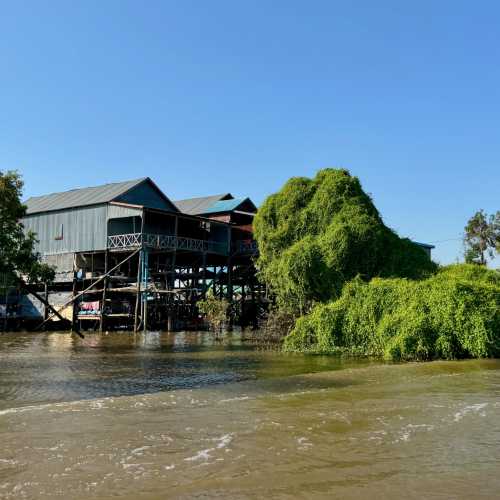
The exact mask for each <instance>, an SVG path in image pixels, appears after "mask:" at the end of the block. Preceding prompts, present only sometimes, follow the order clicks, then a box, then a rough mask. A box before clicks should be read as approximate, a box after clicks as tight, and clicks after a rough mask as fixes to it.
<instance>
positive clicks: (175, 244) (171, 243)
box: [108, 233, 227, 255]
mask: <svg viewBox="0 0 500 500" xmlns="http://www.w3.org/2000/svg"><path fill="white" fill-rule="evenodd" d="M141 246H144V247H148V248H155V249H160V250H167V249H172V250H174V249H175V250H188V251H192V252H208V253H217V254H221V255H227V245H226V244H225V243H220V242H218V241H206V240H197V239H195V238H183V237H180V236H172V235H167V234H147V233H145V234H141V233H131V234H117V235H114V236H108V248H110V249H128V248H138V247H141Z"/></svg>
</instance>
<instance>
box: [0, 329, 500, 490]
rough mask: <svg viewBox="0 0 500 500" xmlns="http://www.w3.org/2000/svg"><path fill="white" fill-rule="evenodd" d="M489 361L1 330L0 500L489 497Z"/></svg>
mask: <svg viewBox="0 0 500 500" xmlns="http://www.w3.org/2000/svg"><path fill="white" fill-rule="evenodd" d="M499 492H500V361H499V360H481V361H460V362H433V363H418V364H417V363H409V364H384V363H381V362H377V361H373V360H372V361H368V360H358V361H356V360H341V359H339V358H335V357H321V356H301V355H285V354H280V353H278V352H263V351H260V350H258V349H255V348H254V347H252V346H251V345H249V344H248V343H246V342H243V341H242V340H241V336H240V335H239V334H238V333H235V334H233V335H231V336H230V337H228V338H227V339H226V340H225V341H224V342H222V343H221V342H215V343H214V342H213V341H212V340H211V338H210V336H209V335H207V334H205V333H190V334H185V333H177V334H159V333H155V332H149V333H147V334H145V335H137V336H134V335H133V334H129V333H113V334H109V335H102V336H101V335H87V336H86V338H85V339H84V340H82V339H79V338H75V337H72V336H70V335H68V334H62V333H39V334H0V498H2V499H4V498H5V499H10V498H15V499H19V498H64V499H84V498H85V499H92V498H125V499H142V498H144V499H146V498H147V499H163V498H203V499H205V498H215V497H217V498H227V499H247V498H248V499H253V498H265V499H270V498H273V499H274V498H278V499H292V498H293V499H295V498H308V499H309V498H313V499H314V498H340V499H349V498H363V499H364V498H384V499H385V498H389V499H391V498H394V499H396V498H397V499H399V498H405V499H413V498H415V499H416V498H439V499H442V498H488V499H489V498H499V496H500V493H499Z"/></svg>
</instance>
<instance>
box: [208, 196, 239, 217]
mask: <svg viewBox="0 0 500 500" xmlns="http://www.w3.org/2000/svg"><path fill="white" fill-rule="evenodd" d="M245 200H246V198H234V199H232V200H220V201H216V202H215V203H214V204H213V205H211V206H210V207H209V208H207V209H206V210H205V211H204V212H203V213H204V214H215V213H218V212H231V210H236V209H237V208H238V207H239V206H240V205H241V204H242V203H243V202H244V201H245Z"/></svg>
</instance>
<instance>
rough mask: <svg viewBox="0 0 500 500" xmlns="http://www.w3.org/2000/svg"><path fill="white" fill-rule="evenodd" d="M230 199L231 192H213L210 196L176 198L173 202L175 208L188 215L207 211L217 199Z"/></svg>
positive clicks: (231, 197)
mask: <svg viewBox="0 0 500 500" xmlns="http://www.w3.org/2000/svg"><path fill="white" fill-rule="evenodd" d="M228 199H229V200H231V199H233V196H232V195H231V193H225V194H214V195H212V196H202V197H200V198H189V199H186V200H177V201H174V204H175V205H176V206H177V208H178V209H179V210H180V211H181V212H183V213H185V214H189V215H199V214H204V213H207V210H208V209H209V208H210V207H211V206H212V205H213V204H214V203H217V202H218V201H221V200H228Z"/></svg>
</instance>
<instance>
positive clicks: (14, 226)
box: [0, 171, 54, 283]
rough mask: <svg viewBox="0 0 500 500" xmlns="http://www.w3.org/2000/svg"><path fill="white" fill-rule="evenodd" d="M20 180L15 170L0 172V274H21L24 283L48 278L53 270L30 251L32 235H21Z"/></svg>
mask: <svg viewBox="0 0 500 500" xmlns="http://www.w3.org/2000/svg"><path fill="white" fill-rule="evenodd" d="M22 189H23V181H22V179H21V177H20V175H19V174H18V173H17V172H13V171H7V172H2V171H0V274H3V275H4V276H10V277H11V278H14V277H23V278H24V279H26V280H27V281H28V282H31V283H34V282H38V281H51V280H52V279H53V278H54V271H53V269H52V268H51V267H49V266H47V265H46V264H42V263H41V262H40V258H39V255H38V254H37V253H36V252H35V251H34V245H35V243H36V236H35V234H33V233H32V232H29V233H27V234H25V231H24V227H23V225H22V223H21V219H22V217H24V215H25V214H26V207H25V206H24V205H23V204H22V203H21V196H22Z"/></svg>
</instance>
